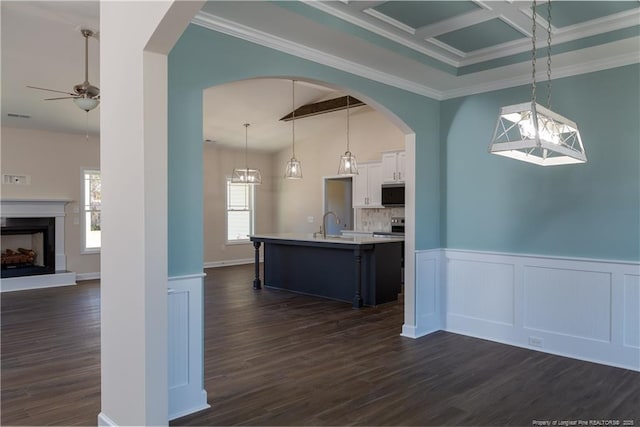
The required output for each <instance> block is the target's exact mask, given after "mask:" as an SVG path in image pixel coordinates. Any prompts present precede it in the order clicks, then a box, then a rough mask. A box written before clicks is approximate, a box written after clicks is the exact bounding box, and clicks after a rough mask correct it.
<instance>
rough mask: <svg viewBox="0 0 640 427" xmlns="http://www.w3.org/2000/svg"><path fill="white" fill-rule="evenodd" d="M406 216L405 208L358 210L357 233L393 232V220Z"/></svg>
mask: <svg viewBox="0 0 640 427" xmlns="http://www.w3.org/2000/svg"><path fill="white" fill-rule="evenodd" d="M396 216H402V217H403V216H404V208H383V209H368V208H367V209H356V231H391V218H392V217H396Z"/></svg>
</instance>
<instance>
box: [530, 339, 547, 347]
mask: <svg viewBox="0 0 640 427" xmlns="http://www.w3.org/2000/svg"><path fill="white" fill-rule="evenodd" d="M543 344H544V340H543V339H542V338H539V337H529V345H530V346H531V347H542V346H543Z"/></svg>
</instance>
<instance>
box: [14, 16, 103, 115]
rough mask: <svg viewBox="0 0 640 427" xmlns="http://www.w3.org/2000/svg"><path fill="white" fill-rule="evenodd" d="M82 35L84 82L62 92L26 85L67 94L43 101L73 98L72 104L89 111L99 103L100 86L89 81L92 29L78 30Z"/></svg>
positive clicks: (40, 88)
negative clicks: (68, 90)
mask: <svg viewBox="0 0 640 427" xmlns="http://www.w3.org/2000/svg"><path fill="white" fill-rule="evenodd" d="M80 33H81V34H82V37H84V82H82V83H80V84H77V85H75V86H74V87H73V92H64V91H60V90H55V89H46V88H42V87H37V86H27V87H28V88H31V89H38V90H46V91H49V92H56V93H63V94H65V95H69V96H63V97H59V98H48V99H45V101H57V100H60V99H73V102H74V104H76V105H77V106H78V108H80V109H81V110H84V111H86V112H89V111H91V110H93V109H94V108H96V107H97V106H98V105H99V104H100V88H98V87H97V86H94V85H92V84H91V83H89V37H93V36H94V34H95V33H94V32H93V31H92V30H89V29H86V28H83V29H81V30H80Z"/></svg>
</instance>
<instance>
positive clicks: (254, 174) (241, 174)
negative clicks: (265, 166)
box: [231, 123, 262, 184]
mask: <svg viewBox="0 0 640 427" xmlns="http://www.w3.org/2000/svg"><path fill="white" fill-rule="evenodd" d="M243 126H244V165H245V167H244V168H235V169H234V170H233V175H232V176H231V182H232V183H234V184H262V176H261V175H260V169H249V160H248V159H249V126H250V124H249V123H245V124H244V125H243Z"/></svg>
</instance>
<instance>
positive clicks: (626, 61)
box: [442, 52, 640, 100]
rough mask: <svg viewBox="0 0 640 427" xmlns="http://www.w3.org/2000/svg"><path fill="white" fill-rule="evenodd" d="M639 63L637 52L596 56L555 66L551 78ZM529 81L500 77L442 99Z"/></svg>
mask: <svg viewBox="0 0 640 427" xmlns="http://www.w3.org/2000/svg"><path fill="white" fill-rule="evenodd" d="M637 63H640V53H639V52H628V53H623V54H620V55H616V56H611V57H606V58H598V59H594V60H591V61H586V62H581V63H578V64H572V65H567V66H564V67H557V68H554V69H553V78H554V79H560V78H564V77H571V76H577V75H580V74H587V73H593V72H596V71H603V70H608V69H611V68H618V67H624V66H626V65H632V64H637ZM530 83H531V76H530V75H522V76H517V77H513V78H510V79H501V80H499V81H494V82H489V83H481V84H477V85H468V86H463V87H460V88H456V89H452V90H446V91H443V97H442V100H446V99H452V98H459V97H461V96H469V95H476V94H479V93H485V92H492V91H495V90H501V89H508V88H510V87H516V86H522V85H526V84H530Z"/></svg>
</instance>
